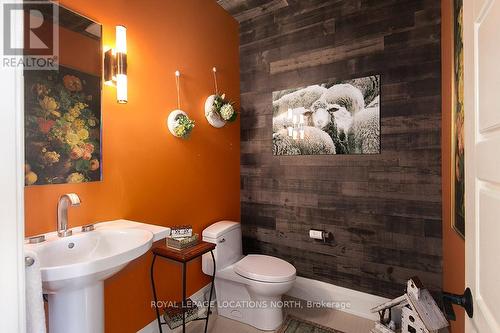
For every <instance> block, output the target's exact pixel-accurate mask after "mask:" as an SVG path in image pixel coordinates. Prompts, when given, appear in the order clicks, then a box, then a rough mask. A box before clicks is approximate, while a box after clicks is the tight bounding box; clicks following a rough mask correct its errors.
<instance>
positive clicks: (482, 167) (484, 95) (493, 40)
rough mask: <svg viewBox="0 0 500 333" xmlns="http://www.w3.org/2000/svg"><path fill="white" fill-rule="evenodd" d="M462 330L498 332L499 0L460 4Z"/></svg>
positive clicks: (499, 311) (499, 296)
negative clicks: (466, 304) (467, 307)
mask: <svg viewBox="0 0 500 333" xmlns="http://www.w3.org/2000/svg"><path fill="white" fill-rule="evenodd" d="M463 9H464V11H463V13H464V16H463V19H464V26H463V27H464V68H465V71H464V73H465V76H464V82H465V97H464V103H465V140H466V142H465V158H466V162H465V168H466V170H465V177H466V182H465V189H466V192H465V193H466V206H465V207H466V229H465V235H466V240H465V248H466V258H465V263H466V284H467V286H469V287H470V288H471V290H472V294H473V296H474V317H473V318H472V319H466V332H478V333H499V332H500V0H464V8H463Z"/></svg>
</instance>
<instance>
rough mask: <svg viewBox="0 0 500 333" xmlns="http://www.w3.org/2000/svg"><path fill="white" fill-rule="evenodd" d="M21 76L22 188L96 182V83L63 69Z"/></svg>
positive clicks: (98, 169) (90, 77)
mask: <svg viewBox="0 0 500 333" xmlns="http://www.w3.org/2000/svg"><path fill="white" fill-rule="evenodd" d="M24 75H25V110H26V111H25V125H24V126H25V145H26V153H25V185H27V186H29V185H44V184H62V183H83V182H91V181H100V180H101V107H100V105H101V82H100V78H99V77H98V76H94V75H90V74H87V73H83V72H80V71H77V70H73V69H69V68H66V67H63V66H59V70H58V71H46V70H36V71H35V70H30V71H25V73H24Z"/></svg>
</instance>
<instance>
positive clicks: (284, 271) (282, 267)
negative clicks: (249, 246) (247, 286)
mask: <svg viewBox="0 0 500 333" xmlns="http://www.w3.org/2000/svg"><path fill="white" fill-rule="evenodd" d="M234 271H235V272H236V273H237V274H239V275H241V276H243V277H246V278H248V279H252V280H256V281H262V282H286V281H292V280H294V279H295V274H296V272H297V271H296V270H295V267H293V265H292V264H290V263H288V262H286V261H284V260H282V259H279V258H275V257H271V256H265V255H261V254H249V255H247V256H246V257H244V258H243V259H241V260H240V261H238V262H237V263H236V264H235V265H234Z"/></svg>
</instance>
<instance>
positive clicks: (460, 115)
mask: <svg viewBox="0 0 500 333" xmlns="http://www.w3.org/2000/svg"><path fill="white" fill-rule="evenodd" d="M453 13H454V15H453V32H454V34H453V35H454V39H453V40H454V43H453V44H454V47H453V51H454V52H453V53H454V57H453V65H454V66H453V110H452V114H453V116H452V117H453V135H452V140H453V141H452V147H453V150H452V169H453V170H452V177H453V179H454V181H453V182H452V185H453V215H452V225H453V228H454V229H455V230H456V232H457V233H458V234H459V235H460V236H462V237H464V238H465V149H464V142H465V137H464V119H465V113H464V112H465V109H464V50H463V38H462V36H463V35H462V32H463V27H462V20H463V1H462V0H454V2H453Z"/></svg>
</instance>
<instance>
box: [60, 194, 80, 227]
mask: <svg viewBox="0 0 500 333" xmlns="http://www.w3.org/2000/svg"><path fill="white" fill-rule="evenodd" d="M70 205H71V206H74V207H78V206H80V197H79V196H78V195H77V194H76V193H68V194H64V195H62V196H61V197H60V198H59V202H58V203H57V236H59V237H67V236H71V233H72V231H71V230H68V208H69V206H70Z"/></svg>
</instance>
